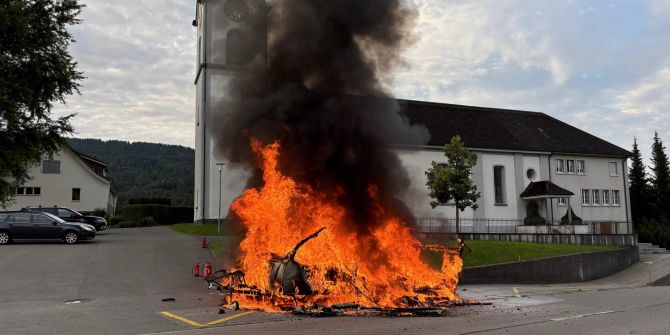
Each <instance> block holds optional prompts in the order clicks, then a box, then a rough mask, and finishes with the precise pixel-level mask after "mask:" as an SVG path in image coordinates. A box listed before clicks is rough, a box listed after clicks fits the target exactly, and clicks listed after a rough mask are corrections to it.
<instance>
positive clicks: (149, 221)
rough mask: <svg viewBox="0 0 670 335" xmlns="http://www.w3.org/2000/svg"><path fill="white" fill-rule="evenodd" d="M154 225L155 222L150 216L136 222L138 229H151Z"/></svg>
mask: <svg viewBox="0 0 670 335" xmlns="http://www.w3.org/2000/svg"><path fill="white" fill-rule="evenodd" d="M155 225H156V221H155V220H154V218H152V217H151V216H147V217H144V218H141V219H139V220H137V226H138V227H153V226H155Z"/></svg>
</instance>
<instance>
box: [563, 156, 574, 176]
mask: <svg viewBox="0 0 670 335" xmlns="http://www.w3.org/2000/svg"><path fill="white" fill-rule="evenodd" d="M565 163H566V164H565V165H566V169H565V173H575V161H574V160H572V159H568V160H566V161H565Z"/></svg>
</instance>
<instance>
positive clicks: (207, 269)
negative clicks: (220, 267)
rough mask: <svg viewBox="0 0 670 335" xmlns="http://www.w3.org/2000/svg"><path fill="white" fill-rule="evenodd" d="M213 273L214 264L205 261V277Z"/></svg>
mask: <svg viewBox="0 0 670 335" xmlns="http://www.w3.org/2000/svg"><path fill="white" fill-rule="evenodd" d="M211 275H212V264H211V263H209V262H205V275H204V276H203V277H205V279H207V278H209V276H211Z"/></svg>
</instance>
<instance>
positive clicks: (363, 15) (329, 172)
mask: <svg viewBox="0 0 670 335" xmlns="http://www.w3.org/2000/svg"><path fill="white" fill-rule="evenodd" d="M268 5H269V7H270V10H269V11H268V13H267V15H268V16H267V21H265V20H258V21H257V23H256V24H254V25H253V26H254V30H255V31H253V32H252V34H264V33H265V31H264V30H265V28H266V27H265V24H266V23H267V31H268V45H267V60H266V63H265V64H264V66H263V65H261V67H263V68H264V70H263V71H251V72H250V73H247V74H246V75H243V76H237V77H235V78H233V79H232V80H231V81H230V82H229V85H228V87H227V91H226V92H225V94H226V95H225V98H224V99H223V100H222V101H221V105H220V106H218V108H216V112H215V113H214V114H215V115H214V117H215V118H216V119H215V122H214V124H216V125H219V126H217V128H215V137H216V146H217V150H218V151H219V152H220V153H221V154H222V155H223V156H224V157H225V158H226V159H229V160H234V161H242V162H247V163H248V164H249V165H250V166H254V165H255V164H254V161H255V157H254V155H253V154H252V152H251V148H250V145H249V138H250V137H254V138H257V139H259V140H261V141H262V142H264V143H266V144H269V143H272V142H273V141H276V140H279V141H280V142H281V145H282V151H281V157H280V162H281V164H282V165H281V166H280V169H281V170H282V172H283V173H284V174H286V175H288V176H291V177H293V178H295V179H296V180H298V181H300V182H304V183H307V184H309V185H311V186H312V187H313V188H314V189H315V190H317V191H322V192H333V190H336V189H338V190H344V192H343V193H342V194H338V195H335V194H333V197H334V199H333V200H334V201H337V202H339V203H340V204H341V205H342V206H344V207H345V208H348V209H349V213H350V215H351V221H352V222H353V223H355V224H356V226H355V229H365V227H366V226H367V225H368V224H369V223H368V221H369V220H368V218H369V217H370V213H371V210H372V201H371V199H370V195H369V192H368V186H369V185H370V184H375V185H377V186H378V188H379V195H380V197H381V198H382V199H383V200H384V201H385V202H386V203H387V204H389V205H391V206H393V207H394V208H395V209H396V210H397V211H399V212H400V211H403V208H402V204H400V202H399V201H396V200H395V199H396V197H397V196H399V195H400V194H401V193H402V192H403V191H404V190H405V189H406V188H407V186H408V185H409V177H408V175H407V172H406V171H405V170H404V169H403V167H402V165H401V163H400V161H399V159H398V158H397V157H396V156H395V154H394V153H393V152H391V151H390V150H389V147H388V145H389V144H394V143H395V144H423V143H426V142H427V140H428V137H429V135H428V132H427V130H426V129H425V128H423V127H414V126H410V125H409V123H408V121H407V119H406V118H405V117H404V116H403V115H402V114H401V112H400V108H399V106H398V104H397V102H396V101H395V100H394V99H392V98H391V96H390V94H389V91H388V90H387V89H386V87H385V83H386V82H389V81H390V75H391V74H392V73H393V72H394V70H396V69H397V68H398V67H401V66H404V63H403V59H402V57H401V54H402V51H403V50H405V49H406V48H407V47H409V46H410V45H411V44H412V42H413V38H414V36H413V34H412V29H413V27H414V23H415V20H416V18H417V15H418V14H417V11H416V10H415V9H414V8H412V7H411V3H410V2H408V1H401V0H328V1H315V0H290V1H289V0H284V1H271V2H269V3H268ZM254 40H256V39H254ZM248 45H251V46H252V47H250V48H253V45H254V44H253V43H251V44H248ZM247 52H248V55H249V56H250V58H249V59H250V60H251V59H253V61H254V62H259V61H262V59H263V57H259V56H262V55H265V52H266V49H265V48H263V47H258V46H257V45H256V51H255V52H254V51H253V50H251V51H247ZM254 54H255V55H256V56H257V57H253V56H252V55H254ZM257 65H258V64H257ZM252 180H253V181H254V182H258V179H257V178H255V179H254V178H252ZM252 186H259V185H252Z"/></svg>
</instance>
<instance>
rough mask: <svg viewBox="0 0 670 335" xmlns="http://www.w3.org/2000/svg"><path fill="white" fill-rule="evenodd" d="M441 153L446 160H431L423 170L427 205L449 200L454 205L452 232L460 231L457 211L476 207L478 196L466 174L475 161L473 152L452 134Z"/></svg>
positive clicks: (470, 172)
mask: <svg viewBox="0 0 670 335" xmlns="http://www.w3.org/2000/svg"><path fill="white" fill-rule="evenodd" d="M444 155H445V156H446V157H447V162H446V163H437V162H432V163H431V167H430V168H429V169H428V171H426V176H427V177H428V181H427V182H426V185H427V186H428V190H429V191H430V194H429V195H430V197H431V198H433V199H435V200H434V201H431V203H430V205H431V207H433V208H435V207H436V206H437V205H439V204H446V203H448V202H449V201H451V200H453V202H454V205H455V207H456V233H457V234H459V233H460V232H461V229H460V216H459V212H462V211H464V210H465V209H466V208H468V207H470V208H472V209H477V199H478V198H479V197H480V194H479V192H477V186H476V185H475V184H474V182H473V181H472V179H471V178H470V176H471V174H472V167H473V166H475V164H477V155H476V154H474V153H471V152H470V151H468V149H466V148H465V147H464V146H463V142H462V141H461V137H460V136H458V135H456V136H454V137H453V138H452V139H451V143H449V144H447V145H445V147H444Z"/></svg>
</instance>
